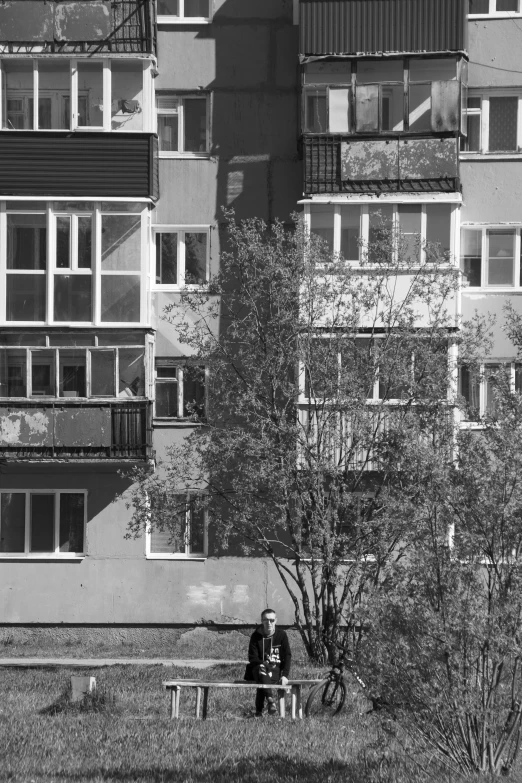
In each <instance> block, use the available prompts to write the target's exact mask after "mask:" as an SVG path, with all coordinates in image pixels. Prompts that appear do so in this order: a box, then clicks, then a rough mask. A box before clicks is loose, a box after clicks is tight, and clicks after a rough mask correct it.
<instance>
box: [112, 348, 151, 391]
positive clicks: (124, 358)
mask: <svg viewBox="0 0 522 783" xmlns="http://www.w3.org/2000/svg"><path fill="white" fill-rule="evenodd" d="M118 354H119V364H120V366H119V384H118V397H143V395H144V394H145V365H144V361H145V353H144V352H143V351H140V350H139V349H138V350H136V349H133V348H130V349H126V348H120V350H119V351H118Z"/></svg>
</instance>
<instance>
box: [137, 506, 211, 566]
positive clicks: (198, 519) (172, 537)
mask: <svg viewBox="0 0 522 783" xmlns="http://www.w3.org/2000/svg"><path fill="white" fill-rule="evenodd" d="M198 500H199V501H200V502H198ZM169 506H170V508H171V509H172V515H173V517H174V518H175V524H174V525H173V526H172V529H167V528H164V529H162V528H161V527H160V526H157V527H155V526H154V503H152V504H151V517H152V528H151V529H150V530H148V531H147V535H146V555H147V557H149V558H151V559H156V560H161V559H164V560H168V559H176V558H177V559H183V558H191V557H194V558H198V557H199V558H202V557H205V556H206V553H207V511H206V509H205V508H204V506H203V504H202V503H201V496H197V495H195V494H187V495H185V494H183V495H174V496H173V497H172V498H171V500H170V504H169Z"/></svg>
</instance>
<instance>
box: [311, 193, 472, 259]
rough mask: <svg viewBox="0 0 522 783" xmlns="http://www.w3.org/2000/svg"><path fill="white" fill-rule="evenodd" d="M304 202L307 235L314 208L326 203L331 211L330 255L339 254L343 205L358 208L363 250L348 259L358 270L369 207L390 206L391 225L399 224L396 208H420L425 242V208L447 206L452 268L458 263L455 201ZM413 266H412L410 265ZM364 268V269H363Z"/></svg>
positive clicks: (422, 236) (368, 227)
mask: <svg viewBox="0 0 522 783" xmlns="http://www.w3.org/2000/svg"><path fill="white" fill-rule="evenodd" d="M301 203H304V220H305V225H306V228H307V231H308V232H311V213H312V209H313V207H314V206H323V205H324V204H325V203H327V204H330V206H331V208H332V211H333V248H332V252H333V253H334V254H338V253H340V252H341V229H342V224H341V221H342V218H341V207H342V206H352V207H355V206H359V207H360V210H361V211H360V224H359V225H360V238H361V240H362V243H363V244H362V247H360V248H359V261H356V260H355V259H347V263H349V264H350V265H351V266H353V267H354V268H357V267H358V266H359V264H360V260H361V252H364V247H365V246H366V245H367V243H368V238H369V229H370V211H369V207H370V206H372V207H375V208H377V209H378V208H379V207H386V206H392V207H393V223H394V224H398V221H399V207H401V206H405V205H408V206H419V207H421V240H422V242H424V241H425V240H426V230H427V210H426V208H427V207H429V206H432V205H434V204H448V205H449V206H450V207H451V214H450V255H451V256H452V257H453V259H454V260H453V262H452V265H456V263H457V254H456V252H455V243H456V238H457V235H458V218H459V209H458V207H459V204H458V202H455V200H454V199H451V200H449V199H448V200H442V199H436V200H432V201H420V200H419V201H413V200H403V201H393V202H392V201H385V200H384V199H382V200H381V199H379V200H374V201H372V202H371V204H370V203H368V202H361V201H356V200H353V201H343V202H342V203H341V202H335V203H332V202H330V201H329V202H324V201H318V200H317V201H315V200H314V201H311V202H301ZM424 261H425V251H424V250H422V252H421V260H420V262H419V265H420V263H424ZM413 266H415V265H413ZM365 268H367V267H365Z"/></svg>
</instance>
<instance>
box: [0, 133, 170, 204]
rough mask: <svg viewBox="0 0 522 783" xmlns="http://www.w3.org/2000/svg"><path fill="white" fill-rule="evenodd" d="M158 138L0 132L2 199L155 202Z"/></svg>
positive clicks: (0, 183) (102, 134)
mask: <svg viewBox="0 0 522 783" xmlns="http://www.w3.org/2000/svg"><path fill="white" fill-rule="evenodd" d="M156 141H157V140H156V137H155V136H153V135H152V134H144V133H126V134H125V135H123V134H121V133H81V132H75V133H68V132H50V133H42V132H40V131H35V132H33V131H23V132H16V131H4V132H0V159H1V160H2V166H1V167H0V195H4V196H7V195H16V196H26V195H32V196H100V197H103V196H122V197H131V198H132V197H134V198H154V199H155V198H157V197H158V189H157V188H158V186H157V176H158V175H157V172H156V171H155V169H156V168H157V165H158V159H157V155H156Z"/></svg>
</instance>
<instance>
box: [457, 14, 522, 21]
mask: <svg viewBox="0 0 522 783" xmlns="http://www.w3.org/2000/svg"><path fill="white" fill-rule="evenodd" d="M521 18H522V13H518V12H517V11H499V12H498V13H496V12H495V13H494V14H468V19H469V20H470V21H472V22H473V21H475V20H477V21H478V20H479V19H521Z"/></svg>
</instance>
